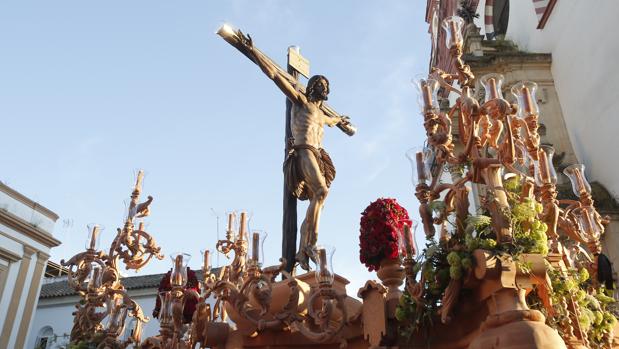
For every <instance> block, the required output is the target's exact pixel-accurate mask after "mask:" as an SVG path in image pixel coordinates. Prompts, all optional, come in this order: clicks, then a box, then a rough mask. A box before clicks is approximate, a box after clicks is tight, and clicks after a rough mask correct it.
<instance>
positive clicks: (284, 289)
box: [209, 272, 368, 349]
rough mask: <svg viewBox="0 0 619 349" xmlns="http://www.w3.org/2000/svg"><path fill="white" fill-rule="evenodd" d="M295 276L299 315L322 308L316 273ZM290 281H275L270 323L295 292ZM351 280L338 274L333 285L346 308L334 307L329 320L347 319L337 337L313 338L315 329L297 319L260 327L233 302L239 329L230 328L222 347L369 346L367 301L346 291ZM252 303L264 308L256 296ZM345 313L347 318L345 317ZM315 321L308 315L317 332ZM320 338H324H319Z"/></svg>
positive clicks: (231, 313)
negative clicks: (365, 337)
mask: <svg viewBox="0 0 619 349" xmlns="http://www.w3.org/2000/svg"><path fill="white" fill-rule="evenodd" d="M294 280H295V281H296V283H297V284H296V287H297V288H298V291H299V298H298V302H297V308H296V309H297V312H298V314H299V316H300V317H302V316H305V315H307V314H308V313H310V312H314V313H317V312H320V306H321V301H320V300H319V299H318V297H319V296H318V295H319V294H320V292H321V287H320V285H319V284H318V282H317V281H316V277H315V275H314V273H313V272H310V273H306V274H302V275H298V276H296V277H294ZM288 282H289V281H288V280H284V281H279V282H275V283H273V285H272V299H271V303H270V307H269V310H268V312H267V313H266V314H264V315H263V316H262V317H261V318H262V319H263V320H262V321H264V323H268V322H269V321H270V320H269V319H271V320H273V321H274V320H276V319H277V317H278V314H281V313H282V311H284V308H285V306H286V305H287V303H288V300H289V297H290V292H291V288H290V287H289V285H288ZM348 283H349V281H348V280H346V279H345V278H343V277H341V276H339V275H335V278H334V282H333V285H332V287H331V289H332V290H333V292H334V293H335V296H336V297H338V298H339V299H341V300H342V301H343V302H342V306H341V307H342V308H343V309H342V308H340V307H334V309H333V311H332V313H331V317H330V320H329V322H330V323H332V324H334V325H335V324H338V323H344V325H343V328H342V329H341V331H340V332H339V333H338V334H337V335H335V336H333V338H327V339H324V340H322V339H320V338H313V335H312V333H308V331H307V330H305V329H304V328H303V327H301V326H297V325H296V323H294V322H293V323H291V324H290V325H285V324H282V326H280V327H276V328H268V329H259V328H258V327H260V325H258V326H256V324H254V323H253V322H252V321H249V320H248V319H246V318H245V317H244V316H241V315H240V314H239V313H238V312H237V311H236V310H235V309H234V307H232V306H231V305H230V304H226V311H227V312H228V316H229V317H230V320H232V321H233V322H234V323H235V324H236V329H234V330H232V329H231V330H230V332H229V334H228V337H227V339H226V341H225V343H223V344H222V345H221V348H226V349H235V348H340V347H341V346H346V347H347V348H368V343H367V342H366V341H365V340H363V336H362V325H361V317H360V315H361V311H362V307H363V304H362V303H361V302H360V301H358V300H357V299H354V298H352V297H350V296H348V295H347V294H346V285H347V284H348ZM310 302H311V304H310ZM250 304H252V305H253V306H254V307H255V308H254V309H256V311H257V309H259V308H260V307H259V305H258V301H257V300H255V299H250ZM343 316H345V317H346V318H345V319H342V317H343ZM342 320H344V321H342ZM311 322H312V320H311V317H307V318H306V320H305V326H307V328H308V329H309V330H310V331H312V330H315V333H316V334H317V333H319V332H320V330H319V329H318V325H317V324H313V323H311ZM209 325H211V324H209ZM317 340H318V341H320V342H317ZM218 348H219V347H218Z"/></svg>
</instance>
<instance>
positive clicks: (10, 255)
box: [0, 246, 21, 294]
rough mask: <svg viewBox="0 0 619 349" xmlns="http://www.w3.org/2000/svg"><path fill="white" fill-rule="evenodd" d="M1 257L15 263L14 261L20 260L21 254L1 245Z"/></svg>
mask: <svg viewBox="0 0 619 349" xmlns="http://www.w3.org/2000/svg"><path fill="white" fill-rule="evenodd" d="M0 258H2V259H4V260H6V261H8V262H9V263H13V262H17V261H18V260H20V259H21V256H20V255H18V254H17V253H14V252H12V251H9V250H7V249H5V248H4V247H2V246H0ZM0 294H2V293H0Z"/></svg>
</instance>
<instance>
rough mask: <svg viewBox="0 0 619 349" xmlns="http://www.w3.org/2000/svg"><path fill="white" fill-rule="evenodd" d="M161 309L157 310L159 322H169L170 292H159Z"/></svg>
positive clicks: (170, 310)
mask: <svg viewBox="0 0 619 349" xmlns="http://www.w3.org/2000/svg"><path fill="white" fill-rule="evenodd" d="M159 300H160V301H161V308H160V309H159V322H162V323H163V322H169V321H170V320H171V317H172V293H171V292H170V291H164V292H159Z"/></svg>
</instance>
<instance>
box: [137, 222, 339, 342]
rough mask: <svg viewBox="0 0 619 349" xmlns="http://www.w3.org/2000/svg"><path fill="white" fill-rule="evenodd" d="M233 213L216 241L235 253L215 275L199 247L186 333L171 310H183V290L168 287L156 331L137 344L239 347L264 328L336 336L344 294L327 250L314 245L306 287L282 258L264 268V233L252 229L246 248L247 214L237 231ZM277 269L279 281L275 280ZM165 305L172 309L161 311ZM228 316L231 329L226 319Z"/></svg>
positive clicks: (316, 338) (324, 338)
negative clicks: (196, 291)
mask: <svg viewBox="0 0 619 349" xmlns="http://www.w3.org/2000/svg"><path fill="white" fill-rule="evenodd" d="M235 218H236V215H235V214H230V215H229V216H228V229H227V233H226V238H225V239H224V240H219V241H218V242H217V244H216V249H217V251H218V252H220V253H222V254H224V255H225V256H227V257H228V256H229V255H230V254H231V253H234V257H233V258H232V261H231V263H230V264H229V265H227V266H224V267H222V268H220V269H219V270H218V272H217V274H215V273H213V270H212V268H211V264H210V251H209V250H205V251H203V256H204V261H203V266H202V271H203V275H204V281H203V283H202V294H201V295H200V301H199V302H198V305H197V307H196V310H195V312H194V314H193V318H192V321H191V322H190V324H188V331H187V332H186V333H185V334H186V335H184V336H182V333H181V332H179V330H180V326H179V324H180V318H181V315H182V314H181V312H179V311H174V310H173V309H175V307H176V309H182V308H180V305H181V304H182V301H179V300H182V299H183V297H187V296H188V295H187V294H186V293H184V294H183V293H182V291H177V295H176V296H174V292H175V291H174V290H173V291H172V292H171V293H170V292H168V293H165V295H164V298H162V313H161V314H162V315H161V316H162V318H161V331H160V335H159V336H158V337H153V338H148V339H147V340H146V341H145V343H144V344H143V345H142V348H157V349H159V348H162V349H163V348H166V349H167V348H185V347H191V348H193V347H195V346H196V345H199V346H200V347H201V348H203V347H212V346H223V345H224V344H225V345H231V347H240V346H242V344H241V343H242V338H243V337H250V336H252V334H256V333H261V332H264V331H269V330H271V331H288V332H298V333H300V334H301V335H303V336H304V337H305V338H307V339H309V340H310V341H312V342H315V343H323V342H328V341H334V340H335V341H337V340H341V339H338V335H340V334H341V332H342V329H343V328H344V326H345V325H346V324H347V310H346V307H345V304H344V298H345V297H346V296H345V295H343V294H341V293H340V292H337V291H336V290H335V289H334V287H333V283H334V278H335V274H334V273H333V270H332V263H331V260H330V258H331V256H332V251H331V250H330V249H328V248H324V247H319V248H317V250H316V256H315V258H316V260H317V261H318V262H317V270H316V271H315V272H314V273H312V274H314V277H315V282H311V283H312V284H313V285H314V287H311V286H310V283H309V279H308V278H303V277H302V276H300V277H294V276H292V275H290V274H289V273H287V272H286V271H285V267H286V261H285V260H283V259H281V260H280V263H279V264H278V265H275V266H269V267H263V265H262V264H263V262H262V260H263V257H262V254H261V250H262V242H263V241H264V237H265V235H266V234H264V233H263V232H259V231H254V232H252V234H251V249H249V248H248V247H250V244H249V242H248V240H249V237H248V231H247V229H246V226H247V222H246V221H247V216H246V213H245V212H242V213H241V214H240V222H239V224H238V225H239V229H238V233H237V234H235V230H234V225H235V224H234V222H235ZM177 258H178V257H177ZM177 269H178V270H184V269H183V268H182V266H180V264H179V262H178V259H176V260H175V264H174V271H173V272H172V275H174V274H175V273H176V270H177ZM280 274H281V275H282V276H283V280H282V281H276V278H277V276H278V275H280ZM306 275H307V274H306ZM210 298H214V299H215V302H214V304H213V305H212V304H211V303H210V302H209V301H208V300H209V299H210ZM175 300H176V302H177V303H174V302H175ZM175 304H176V305H175ZM166 306H167V308H169V309H171V310H164V309H166ZM164 312H165V317H164ZM228 317H229V319H230V320H232V321H233V322H234V324H235V326H236V329H233V328H232V327H231V326H230V324H229V323H228V322H227V318H228ZM171 324H176V325H171ZM239 341H240V342H239ZM235 345H236V346H235Z"/></svg>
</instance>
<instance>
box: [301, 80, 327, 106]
mask: <svg viewBox="0 0 619 349" xmlns="http://www.w3.org/2000/svg"><path fill="white" fill-rule="evenodd" d="M328 94H329V80H327V78H326V77H324V76H322V75H314V76H312V77H311V78H310V79H309V80H308V81H307V90H306V91H305V95H306V96H307V98H308V99H309V100H310V101H326V100H327V95H328Z"/></svg>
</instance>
